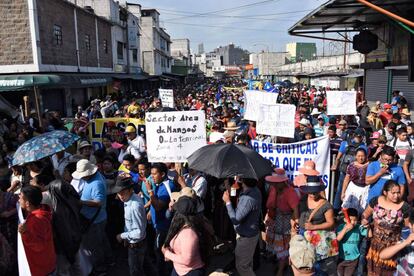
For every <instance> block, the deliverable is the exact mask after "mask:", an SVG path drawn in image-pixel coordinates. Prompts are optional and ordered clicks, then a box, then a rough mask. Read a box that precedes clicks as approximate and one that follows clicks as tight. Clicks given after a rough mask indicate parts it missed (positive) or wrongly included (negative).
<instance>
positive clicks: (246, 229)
mask: <svg viewBox="0 0 414 276" xmlns="http://www.w3.org/2000/svg"><path fill="white" fill-rule="evenodd" d="M261 206H262V195H261V194H260V191H259V189H258V188H257V187H253V188H248V189H247V190H246V191H243V192H242V193H241V194H240V198H239V202H238V204H237V208H236V209H233V206H232V205H231V203H227V204H226V208H227V212H228V214H229V217H230V220H231V222H232V223H233V226H234V229H235V230H236V232H237V234H239V235H240V236H242V237H254V236H255V235H257V234H259V232H260V229H259V221H260V215H261Z"/></svg>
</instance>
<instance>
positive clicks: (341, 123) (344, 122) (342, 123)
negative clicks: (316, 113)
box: [339, 120, 348, 125]
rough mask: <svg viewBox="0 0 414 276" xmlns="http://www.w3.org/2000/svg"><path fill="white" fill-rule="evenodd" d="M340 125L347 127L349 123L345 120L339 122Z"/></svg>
mask: <svg viewBox="0 0 414 276" xmlns="http://www.w3.org/2000/svg"><path fill="white" fill-rule="evenodd" d="M339 124H340V125H347V124H348V123H347V122H346V121H345V120H340V121H339Z"/></svg>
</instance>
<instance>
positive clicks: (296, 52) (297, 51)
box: [286, 42, 316, 62]
mask: <svg viewBox="0 0 414 276" xmlns="http://www.w3.org/2000/svg"><path fill="white" fill-rule="evenodd" d="M286 52H288V53H289V54H290V59H291V62H300V61H308V60H313V59H315V58H316V43H306V42H292V43H288V44H286Z"/></svg>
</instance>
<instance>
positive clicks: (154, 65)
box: [140, 9, 171, 76]
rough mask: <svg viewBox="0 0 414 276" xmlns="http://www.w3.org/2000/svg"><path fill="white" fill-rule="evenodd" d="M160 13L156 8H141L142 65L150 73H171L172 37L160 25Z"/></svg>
mask: <svg viewBox="0 0 414 276" xmlns="http://www.w3.org/2000/svg"><path fill="white" fill-rule="evenodd" d="M159 17H160V13H159V12H158V11H157V10H156V9H143V10H141V33H140V34H141V39H140V43H141V51H142V65H143V69H144V71H145V72H147V73H149V74H150V75H155V76H161V75H163V74H170V73H171V47H170V46H171V39H170V35H169V34H168V33H167V32H166V31H165V30H164V29H163V28H161V27H160V18H159Z"/></svg>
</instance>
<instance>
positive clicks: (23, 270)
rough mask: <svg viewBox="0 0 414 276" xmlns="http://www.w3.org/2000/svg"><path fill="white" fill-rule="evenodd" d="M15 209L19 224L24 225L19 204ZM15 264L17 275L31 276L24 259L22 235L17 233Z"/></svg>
mask: <svg viewBox="0 0 414 276" xmlns="http://www.w3.org/2000/svg"><path fill="white" fill-rule="evenodd" d="M16 208H17V215H18V218H19V219H18V220H19V224H24V223H25V219H24V218H23V212H22V208H21V207H20V204H19V203H17V204H16ZM17 263H18V266H19V275H31V273H30V267H29V263H28V261H27V257H26V251H25V249H24V245H23V240H22V235H21V234H20V232H17Z"/></svg>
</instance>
